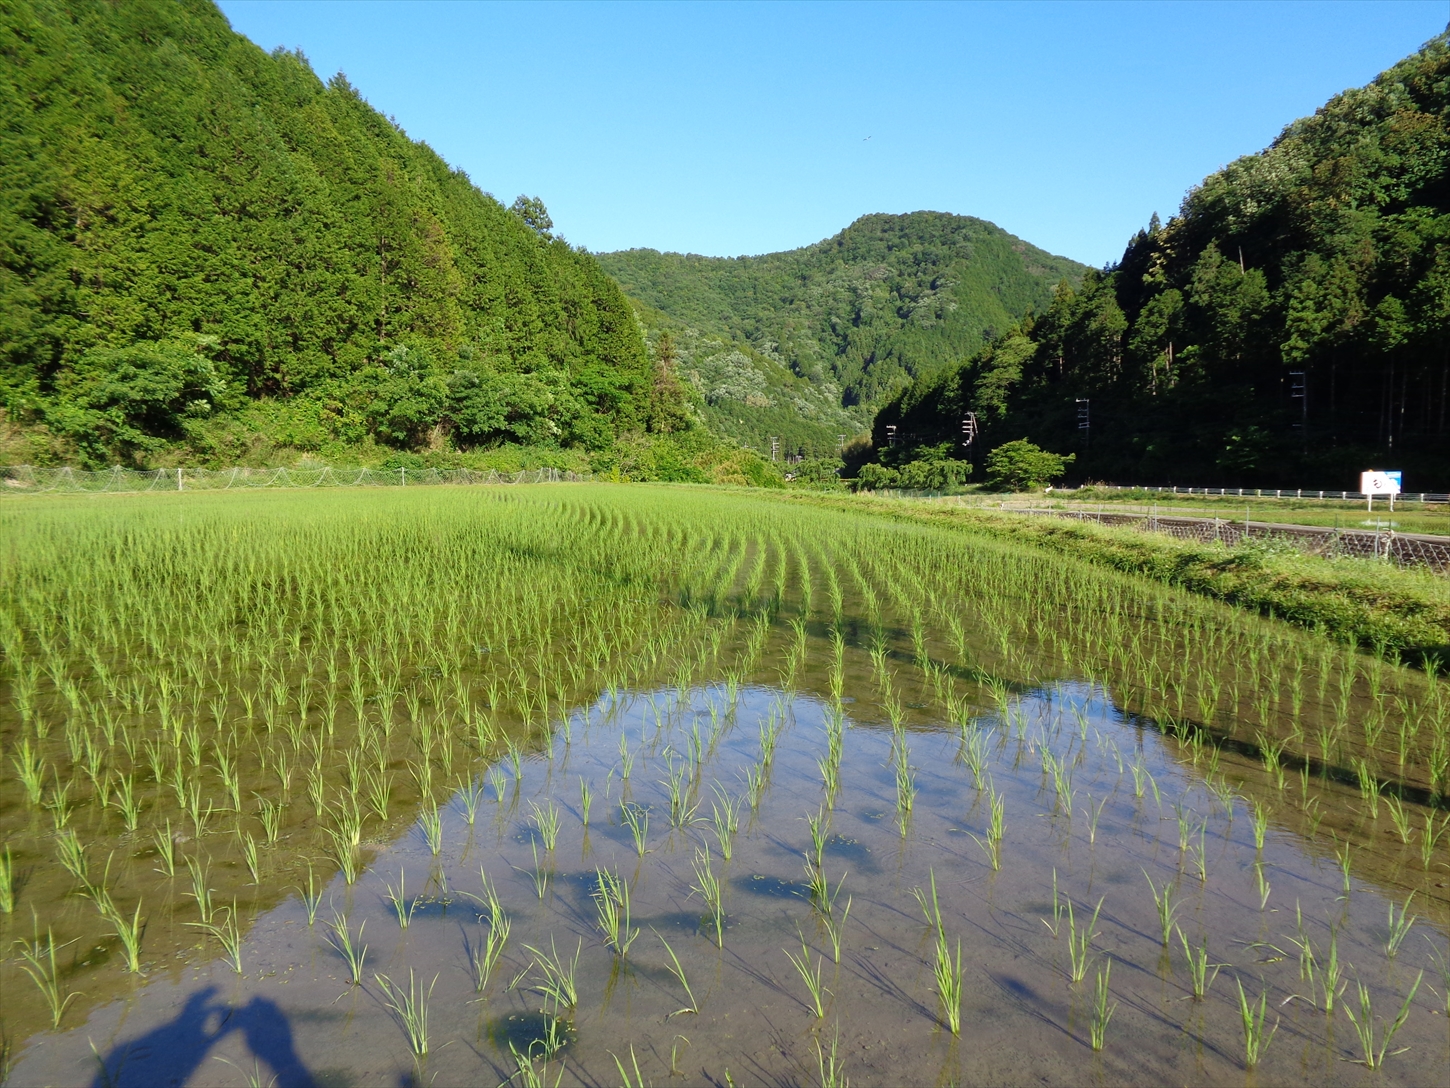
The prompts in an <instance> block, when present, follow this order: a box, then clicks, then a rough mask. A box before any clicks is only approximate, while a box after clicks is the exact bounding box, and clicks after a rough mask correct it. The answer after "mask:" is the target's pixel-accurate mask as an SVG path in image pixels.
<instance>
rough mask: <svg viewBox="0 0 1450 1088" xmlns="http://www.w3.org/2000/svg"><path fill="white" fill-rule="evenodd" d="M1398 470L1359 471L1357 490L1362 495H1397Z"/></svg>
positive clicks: (1398, 485)
mask: <svg viewBox="0 0 1450 1088" xmlns="http://www.w3.org/2000/svg"><path fill="white" fill-rule="evenodd" d="M1400 478H1401V473H1399V472H1361V473H1360V474H1359V490H1360V494H1362V495H1398V494H1399V493H1400Z"/></svg>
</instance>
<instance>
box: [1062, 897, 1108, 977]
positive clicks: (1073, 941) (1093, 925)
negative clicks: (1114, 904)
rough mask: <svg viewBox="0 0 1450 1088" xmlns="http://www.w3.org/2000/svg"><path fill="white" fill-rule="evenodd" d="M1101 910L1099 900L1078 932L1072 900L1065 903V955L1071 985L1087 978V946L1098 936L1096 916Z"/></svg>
mask: <svg viewBox="0 0 1450 1088" xmlns="http://www.w3.org/2000/svg"><path fill="white" fill-rule="evenodd" d="M1102 909H1103V901H1102V900H1101V899H1099V900H1098V905H1097V907H1096V908H1094V910H1093V913H1092V917H1091V918H1090V919H1089V920H1088V924H1087V925H1085V926H1083V928H1082V931H1081V932H1079V931H1078V928H1077V916H1076V915H1075V914H1074V913H1073V906H1072V900H1071V899H1069V900H1068V901H1067V955H1068V962H1069V964H1070V965H1071V967H1070V970H1069V971H1068V980H1069V981H1070V982H1072V983H1073V985H1076V984H1077V983H1079V982H1081V981H1082V980H1083V979H1084V978H1086V977H1087V969H1088V963H1089V962H1090V960H1091V954H1090V951H1089V945H1091V944H1092V940H1093V938H1094V937H1096V936H1097V935H1098V931H1097V924H1098V915H1099V914H1100V913H1101V912H1102Z"/></svg>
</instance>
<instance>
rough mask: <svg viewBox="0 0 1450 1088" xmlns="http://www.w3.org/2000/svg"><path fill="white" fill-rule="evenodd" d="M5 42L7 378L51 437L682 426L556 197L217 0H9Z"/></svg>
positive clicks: (48, 442) (303, 436)
mask: <svg viewBox="0 0 1450 1088" xmlns="http://www.w3.org/2000/svg"><path fill="white" fill-rule="evenodd" d="M0 58H3V61H0V398H3V404H4V408H5V414H6V415H7V416H8V418H9V421H10V422H9V424H8V426H9V427H10V428H11V429H13V428H15V427H16V426H20V427H21V428H23V429H25V431H26V435H27V440H28V441H30V450H31V452H33V453H35V454H36V456H37V457H38V458H43V457H46V456H50V457H66V458H72V457H74V458H77V459H80V460H82V461H85V462H88V463H92V464H107V463H111V462H113V461H120V460H128V461H147V460H148V459H149V460H152V461H154V460H156V459H157V458H158V457H162V458H164V457H188V456H190V457H197V458H202V459H213V460H229V459H233V458H237V457H244V456H246V455H247V452H248V450H249V449H251V448H252V447H253V446H254V445H255V444H256V442H257V441H259V438H258V436H259V435H263V434H264V435H266V436H267V439H266V440H267V441H270V442H272V443H274V444H275V445H278V446H281V447H284V448H287V449H292V450H301V451H307V450H318V449H323V450H326V449H329V448H334V449H335V448H340V447H347V446H349V445H350V446H353V447H355V446H357V445H358V444H376V445H380V446H384V447H396V448H400V449H419V448H425V447H432V448H433V449H435V450H436V449H439V448H469V447H478V446H488V445H490V444H496V443H499V442H521V443H530V444H535V445H545V446H547V445H566V446H582V447H587V448H599V447H602V446H604V445H607V444H609V443H610V442H612V441H613V440H614V437H615V436H616V435H618V434H619V433H621V432H623V431H643V430H646V429H650V428H662V429H669V428H670V427H673V426H680V425H684V414H685V413H684V409H683V404H682V402H681V399H680V398H679V397H678V396H676V395H675V393H677V392H678V390H677V389H674V387H672V384H671V382H670V381H668V380H665V381H661V380H659V375H658V374H657V373H656V366H655V363H654V361H653V360H652V359H651V358H650V356H649V354H648V352H647V349H646V346H645V343H644V340H643V337H642V334H641V329H640V326H639V323H638V321H637V320H636V318H635V315H634V313H633V311H632V308H631V307H630V305H629V303H628V301H627V300H626V299H625V297H624V296H623V294H622V293H621V292H620V290H619V288H618V286H617V285H616V284H615V283H614V281H612V280H611V279H610V278H609V277H608V276H607V275H606V274H605V273H604V272H603V270H602V269H601V268H600V266H599V264H598V263H597V262H596V261H595V260H594V259H593V258H592V257H590V256H588V255H587V254H585V253H583V252H582V251H579V250H576V249H574V248H573V247H571V246H569V245H568V244H567V243H565V242H564V241H563V240H561V239H558V238H554V237H552V236H551V234H550V232H549V223H548V220H547V215H546V213H545V212H544V211H543V209H542V205H538V204H537V203H535V204H519V205H517V207H516V209H515V211H513V212H511V211H510V209H508V208H506V207H504V206H503V205H502V204H500V203H499V202H498V201H497V200H495V199H494V198H493V197H492V196H490V195H488V194H485V193H482V192H480V191H479V190H478V189H477V188H476V187H475V186H474V185H473V184H472V183H471V182H470V181H469V179H468V177H467V176H466V175H464V174H463V173H461V172H460V171H456V170H453V169H451V168H450V167H449V166H448V165H447V164H446V163H445V162H444V161H443V160H442V159H441V158H440V157H439V156H438V155H437V154H435V153H434V152H433V151H432V150H431V149H430V148H428V147H427V146H426V145H424V144H421V143H418V142H415V141H413V140H410V139H409V138H408V137H407V135H406V134H405V133H404V132H403V131H402V130H401V129H400V128H398V127H397V125H396V124H395V123H393V122H391V121H390V120H388V119H387V118H385V117H383V116H382V115H381V114H380V113H378V112H377V111H376V110H374V109H373V108H372V107H370V106H369V105H368V104H367V103H366V102H365V101H363V99H362V98H361V97H360V96H359V95H358V93H357V91H356V90H354V89H353V88H352V87H351V86H350V85H349V84H348V81H347V79H346V78H345V77H344V76H343V75H341V74H340V73H339V74H338V75H337V76H335V77H334V78H333V79H331V80H330V81H328V82H327V83H324V82H323V81H322V80H320V79H319V78H318V77H317V76H316V75H315V74H314V73H313V71H312V70H311V68H310V67H309V65H308V63H307V61H306V59H305V58H304V57H303V56H301V55H300V54H294V53H287V52H285V51H277V52H274V53H272V54H270V55H269V54H267V53H264V52H263V51H261V50H260V49H258V48H257V47H256V46H254V45H253V44H252V43H250V42H248V41H247V40H246V39H244V38H242V37H241V36H240V35H237V34H235V33H233V32H232V30H231V29H230V27H229V25H228V24H227V21H226V19H225V18H224V17H223V16H222V14H221V13H220V12H219V11H218V10H217V9H216V8H215V7H214V6H212V5H211V4H210V3H209V2H206V0H156V2H148V3H123V4H116V3H106V2H102V0H67V2H65V3H61V2H58V0H13V2H10V3H6V4H5V5H3V7H0ZM661 398H663V399H664V400H665V401H671V403H661ZM0 422H3V421H0Z"/></svg>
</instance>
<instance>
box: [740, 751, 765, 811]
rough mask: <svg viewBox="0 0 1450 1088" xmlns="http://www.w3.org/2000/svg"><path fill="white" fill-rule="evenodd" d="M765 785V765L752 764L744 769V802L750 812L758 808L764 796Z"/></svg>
mask: <svg viewBox="0 0 1450 1088" xmlns="http://www.w3.org/2000/svg"><path fill="white" fill-rule="evenodd" d="M765 783H766V766H765V764H763V763H753V764H751V765H750V766H749V767H746V768H745V800H746V802H747V803H748V804H749V805H750V811H751V812H754V811H756V810H757V809H758V808H760V799H761V797H762V796H764V794H765Z"/></svg>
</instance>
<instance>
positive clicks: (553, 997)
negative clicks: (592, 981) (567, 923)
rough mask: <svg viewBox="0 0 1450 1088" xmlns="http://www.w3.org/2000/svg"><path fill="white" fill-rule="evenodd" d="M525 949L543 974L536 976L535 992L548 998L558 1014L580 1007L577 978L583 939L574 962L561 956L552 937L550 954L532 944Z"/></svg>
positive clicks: (575, 954)
mask: <svg viewBox="0 0 1450 1088" xmlns="http://www.w3.org/2000/svg"><path fill="white" fill-rule="evenodd" d="M524 948H526V949H527V950H528V951H529V952H530V953H532V954H533V957H534V966H536V967H538V968H539V969H540V970H541V971H542V972H543V974H541V975H538V976H536V979H535V981H536V982H537V983H538V984H537V985H536V986H535V987H534V992H536V993H539V994H542V995H543V996H544V997H546V998H548V999H549V1000H550V1001H551V1002H552V1003H553V1006H554V1010H555V1011H556V1012H557V1011H558V1010H559V1009H572V1008H574V1007H575V1006H576V1005H578V1004H579V986H578V983H577V981H576V979H575V976H576V975H577V974H578V971H579V955H580V953H581V952H583V950H584V941H583V939H582V938H581V939H580V941H579V944H578V947H577V948H575V950H574V958H573V959H572V960H570V959H565V958H564V957H562V956H560V955H559V950H558V948H557V947H556V946H555V944H554V940H553V938H552V937H551V938H549V951H548V952H543V951H541V950H540V949H537V948H535V947H534V946H533V945H531V944H526V945H524Z"/></svg>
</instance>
